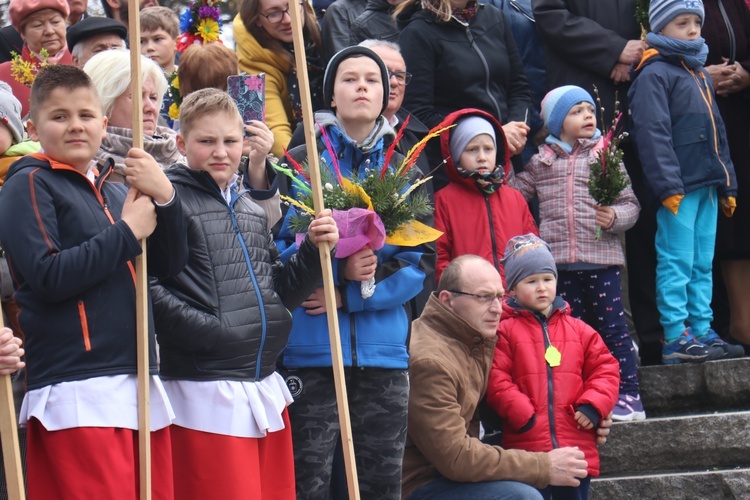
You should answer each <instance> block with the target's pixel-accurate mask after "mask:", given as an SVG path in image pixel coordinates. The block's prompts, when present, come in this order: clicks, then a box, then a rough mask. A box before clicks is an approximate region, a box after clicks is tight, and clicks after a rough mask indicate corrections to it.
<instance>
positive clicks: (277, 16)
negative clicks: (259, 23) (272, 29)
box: [261, 2, 304, 24]
mask: <svg viewBox="0 0 750 500" xmlns="http://www.w3.org/2000/svg"><path fill="white" fill-rule="evenodd" d="M303 6H304V4H303V3H302V2H299V10H300V12H302V8H303ZM284 14H289V5H287V6H286V9H284V10H274V11H272V12H271V13H270V14H261V16H263V17H265V18H266V20H267V21H268V22H269V23H272V24H279V23H280V22H281V21H283V20H284Z"/></svg>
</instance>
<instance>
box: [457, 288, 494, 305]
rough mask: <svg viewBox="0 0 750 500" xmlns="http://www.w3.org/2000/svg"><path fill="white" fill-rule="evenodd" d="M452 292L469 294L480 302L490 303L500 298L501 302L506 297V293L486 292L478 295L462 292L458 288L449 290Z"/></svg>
mask: <svg viewBox="0 0 750 500" xmlns="http://www.w3.org/2000/svg"><path fill="white" fill-rule="evenodd" d="M448 291H449V292H450V293H455V294H458V295H467V296H469V297H473V298H475V299H476V300H477V301H478V302H479V303H480V304H485V305H489V304H491V303H492V301H494V300H498V301H499V302H502V301H503V298H504V297H505V294H504V293H485V294H482V295H477V294H476V293H469V292H460V291H458V290H448Z"/></svg>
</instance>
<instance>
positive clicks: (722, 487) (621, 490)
mask: <svg viewBox="0 0 750 500" xmlns="http://www.w3.org/2000/svg"><path fill="white" fill-rule="evenodd" d="M589 498H591V499H592V500H615V499H616V500H631V499H632V500H651V499H653V500H672V499H674V500H677V499H679V500H683V499H696V500H697V499H700V500H704V499H712V500H713V499H738V500H739V499H742V500H746V499H748V498H750V469H734V470H709V471H704V472H683V473H678V474H654V475H639V476H628V477H611V478H606V479H603V478H599V479H594V480H593V481H592V482H591V495H590V497H589Z"/></svg>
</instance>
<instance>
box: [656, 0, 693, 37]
mask: <svg viewBox="0 0 750 500" xmlns="http://www.w3.org/2000/svg"><path fill="white" fill-rule="evenodd" d="M680 14H696V15H697V16H698V17H700V18H701V26H702V25H703V19H704V18H705V12H704V10H703V2H702V1H701V0H651V4H650V5H649V7H648V22H649V24H650V25H651V31H653V32H654V33H659V32H660V31H661V30H662V29H663V28H664V26H666V25H667V24H668V23H669V22H670V21H671V20H672V19H674V18H675V17H677V16H679V15H680Z"/></svg>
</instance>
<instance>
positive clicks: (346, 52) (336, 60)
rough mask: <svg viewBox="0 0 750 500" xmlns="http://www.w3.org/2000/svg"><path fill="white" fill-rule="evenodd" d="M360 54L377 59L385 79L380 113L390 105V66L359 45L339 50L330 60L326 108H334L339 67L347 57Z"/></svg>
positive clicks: (325, 89) (325, 92)
mask: <svg viewBox="0 0 750 500" xmlns="http://www.w3.org/2000/svg"><path fill="white" fill-rule="evenodd" d="M358 56H365V57H369V58H370V59H372V60H373V61H375V62H376V63H377V65H378V67H379V68H380V77H381V79H382V80H383V107H382V108H381V109H380V114H381V115H382V114H383V111H385V108H387V107H388V95H389V94H390V93H391V85H390V79H389V78H388V68H386V67H385V63H384V62H383V60H382V59H380V57H379V56H378V55H377V54H376V53H375V52H373V51H372V50H370V49H368V48H367V47H360V46H358V45H355V46H353V47H347V48H345V49H341V50H339V51H338V52H336V54H334V56H333V57H332V58H331V60H330V61H328V66H326V72H325V75H323V99H324V100H325V108H326V109H333V108H332V107H331V100H332V99H333V84H334V82H335V81H336V72H337V71H338V69H339V65H340V64H341V63H342V62H343V61H345V60H347V59H350V58H352V57H358Z"/></svg>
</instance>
